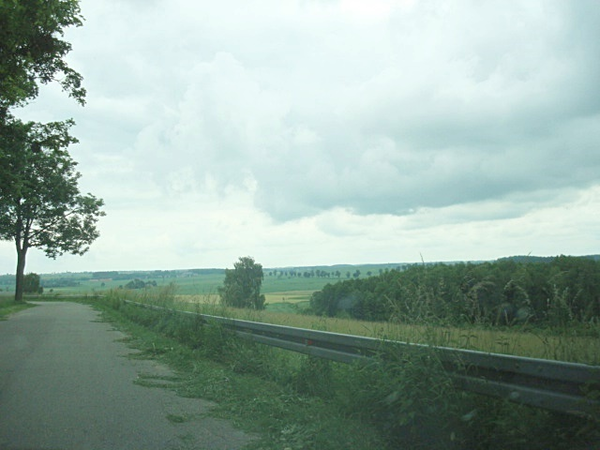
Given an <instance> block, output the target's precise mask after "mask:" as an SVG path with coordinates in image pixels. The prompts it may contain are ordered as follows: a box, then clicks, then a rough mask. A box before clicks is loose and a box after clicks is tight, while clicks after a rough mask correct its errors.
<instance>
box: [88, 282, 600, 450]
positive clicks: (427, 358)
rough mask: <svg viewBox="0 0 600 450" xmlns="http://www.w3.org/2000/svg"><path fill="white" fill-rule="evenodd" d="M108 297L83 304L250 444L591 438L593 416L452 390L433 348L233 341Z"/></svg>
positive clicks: (482, 443)
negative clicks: (354, 354)
mask: <svg viewBox="0 0 600 450" xmlns="http://www.w3.org/2000/svg"><path fill="white" fill-rule="evenodd" d="M117 294H120V293H114V294H113V295H111V296H108V297H105V298H103V299H96V300H92V301H91V303H93V304H95V305H96V306H97V307H98V308H101V309H102V310H103V311H104V313H105V317H106V318H107V319H108V320H110V321H111V322H113V323H115V322H116V323H118V324H119V325H118V326H119V327H121V328H123V329H124V330H125V331H126V332H128V333H130V334H131V335H132V336H134V339H133V341H132V344H133V345H134V346H135V347H136V348H138V349H140V350H141V352H142V356H147V357H150V358H156V359H159V360H161V361H164V362H165V363H167V364H169V365H170V366H171V367H173V368H175V370H177V371H178V377H179V378H180V381H178V382H174V383H173V384H172V385H171V386H170V387H168V388H170V389H174V390H175V391H176V392H178V393H179V394H180V395H184V396H189V397H201V398H205V399H208V400H213V401H215V402H217V403H218V406H216V407H215V409H214V410H213V411H212V414H214V415H216V416H218V417H222V418H227V419H229V420H232V421H233V422H234V423H235V424H237V425H238V426H239V427H241V428H242V429H244V430H246V431H248V432H251V433H255V434H256V435H258V436H259V437H258V438H257V440H255V441H254V442H253V443H252V444H251V445H250V446H249V447H248V448H251V449H276V448H277V449H286V448H289V449H309V448H313V449H324V450H326V449H342V448H343V449H367V448H369V449H371V448H378V449H391V448H408V449H420V448H423V449H425V448H428V449H463V448H469V449H474V450H479V449H481V450H484V449H485V450H488V449H504V448H511V449H517V450H518V449H523V450H525V449H527V450H530V449H533V450H538V449H540V450H541V449H548V448H553V449H574V448H581V449H585V448H594V447H593V445H597V443H598V442H600V436H599V435H598V429H597V422H593V421H586V420H583V419H579V418H574V417H570V416H565V415H561V414H556V413H550V412H548V411H544V410H539V409H534V408H529V407H526V406H522V405H518V404H513V403H509V402H508V401H502V400H496V399H490V398H485V397H481V396H477V395H474V394H468V393H465V392H459V391H456V390H455V389H454V388H453V386H452V384H451V383H450V382H449V379H448V376H447V375H446V373H445V372H444V371H443V369H442V367H441V363H440V362H439V361H438V360H437V359H436V358H435V355H434V354H433V353H431V354H430V353H428V352H415V353H414V354H404V353H403V354H402V355H401V356H399V355H393V354H392V355H387V357H386V358H384V359H382V360H381V361H378V362H373V363H372V364H366V365H343V364H337V363H332V362H329V361H323V360H319V359H315V358H311V357H308V356H305V355H298V354H295V353H291V352H286V351H284V350H280V349H276V348H271V347H266V346H261V345H259V344H255V343H249V342H246V341H240V340H238V339H236V338H235V336H233V335H232V334H230V333H228V332H226V331H225V330H224V329H222V328H221V327H218V326H216V325H210V324H208V325H206V324H204V323H203V322H202V321H200V320H198V318H194V317H193V316H183V315H180V314H176V313H174V312H172V311H156V310H150V309H146V308H139V307H136V306H133V305H128V304H125V303H123V302H122V299H121V297H120V296H119V295H117ZM88 302H90V299H88ZM164 304H166V300H165V298H163V305H164ZM172 304H174V303H172ZM201 306H202V305H196V308H198V309H200V308H201ZM205 306H206V305H205ZM212 306H213V311H212V313H213V314H215V312H216V311H217V310H218V309H219V308H221V311H220V313H219V314H215V315H224V314H223V308H222V307H220V306H219V305H212ZM394 358H395V359H394ZM590 445H591V446H590Z"/></svg>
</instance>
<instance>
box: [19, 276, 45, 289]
mask: <svg viewBox="0 0 600 450" xmlns="http://www.w3.org/2000/svg"><path fill="white" fill-rule="evenodd" d="M23 292H25V293H26V294H41V293H42V292H44V288H43V287H42V286H41V285H40V276H39V275H38V274H37V273H28V274H27V275H25V276H24V277H23Z"/></svg>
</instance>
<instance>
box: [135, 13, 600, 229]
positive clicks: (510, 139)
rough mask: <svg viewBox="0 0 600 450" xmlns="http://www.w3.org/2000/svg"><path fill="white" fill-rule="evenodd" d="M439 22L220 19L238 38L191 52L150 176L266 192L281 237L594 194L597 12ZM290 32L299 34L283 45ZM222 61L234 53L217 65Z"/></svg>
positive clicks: (155, 141)
mask: <svg viewBox="0 0 600 450" xmlns="http://www.w3.org/2000/svg"><path fill="white" fill-rule="evenodd" d="M306 4H307V5H309V6H310V5H311V4H312V2H308V3H306ZM436 5H437V3H436V2H417V3H416V4H415V7H414V8H413V9H409V10H401V11H400V10H399V11H398V12H397V13H396V14H395V15H394V16H393V17H392V19H391V20H390V21H389V23H388V24H387V28H386V27H381V26H380V27H378V28H377V29H374V28H368V27H366V26H365V27H363V28H361V27H356V24H353V23H345V22H343V21H342V20H339V19H337V18H336V19H333V18H331V17H327V16H320V17H319V18H318V20H314V21H313V22H311V17H310V15H308V16H306V17H300V18H298V17H295V16H293V15H292V14H291V13H290V12H289V11H284V9H283V7H282V9H281V10H278V11H275V12H272V11H271V12H269V13H266V18H265V17H263V18H260V19H258V22H257V23H256V22H252V21H251V20H249V21H248V22H249V23H246V24H241V22H240V21H239V20H238V19H236V18H235V17H234V18H231V17H229V18H228V17H226V16H219V17H220V19H221V23H223V24H224V26H223V30H224V31H223V30H222V31H219V30H217V29H214V28H213V29H211V30H210V33H215V36H212V39H211V43H208V44H204V45H202V43H200V42H199V36H202V35H203V33H204V32H200V34H199V35H197V36H194V37H191V38H190V41H191V42H195V43H198V45H199V47H198V49H197V54H196V60H195V61H194V62H190V61H187V62H185V63H181V62H179V63H177V62H175V69H174V73H173V79H174V80H176V82H177V83H178V86H177V87H176V88H168V89H167V88H165V90H163V89H162V88H161V87H160V86H157V90H158V94H157V95H158V97H159V98H160V99H161V100H160V101H161V102H164V103H163V105H162V107H159V108H157V109H156V118H155V120H154V121H153V122H151V123H150V124H149V125H147V126H146V127H145V129H144V130H143V131H142V132H141V133H140V134H139V136H138V140H137V144H136V152H137V153H136V154H137V155H138V156H139V158H140V164H141V165H142V167H143V169H144V171H148V172H150V173H152V174H153V176H154V179H155V182H156V183H157V184H158V185H161V184H162V185H163V186H164V187H165V189H167V190H168V189H174V187H175V191H177V190H178V189H179V190H181V189H188V190H193V189H197V190H202V189H205V188H206V186H207V184H210V185H211V186H216V187H217V189H219V190H225V189H227V187H228V186H232V187H235V188H240V189H245V188H246V186H248V185H252V186H253V188H252V189H253V192H254V195H255V202H256V205H257V206H258V207H259V208H261V209H262V210H264V211H265V212H267V213H268V214H270V215H271V216H272V217H273V218H275V219H277V220H289V219H295V218H299V217H303V216H309V215H314V214H317V213H319V212H321V211H326V210H330V209H333V208H345V209H348V210H351V211H354V212H356V213H358V214H371V213H378V214H395V215H404V214H410V213H411V211H416V210H418V209H422V208H443V207H448V206H451V205H460V204H469V203H473V202H481V201H486V200H494V199H496V200H501V199H505V198H508V197H510V196H513V195H515V194H519V196H522V198H523V200H522V201H523V202H524V203H523V204H528V203H527V196H528V195H529V196H531V197H532V198H533V197H534V196H535V193H536V192H538V191H547V190H553V189H554V190H556V191H558V190H560V189H564V188H569V187H573V188H577V187H585V186H589V185H592V184H594V183H596V182H597V181H596V180H597V179H596V173H597V172H598V169H599V168H600V167H599V166H600V161H598V157H597V156H595V155H597V154H598V152H597V144H598V142H599V139H598V138H599V135H598V131H596V130H598V129H600V116H599V115H598V114H599V112H600V97H598V96H597V95H594V92H595V89H596V84H597V79H598V75H599V72H598V67H599V65H598V62H597V61H598V58H597V54H598V53H597V50H598V46H599V44H598V42H600V32H599V31H598V30H600V28H599V27H597V26H596V27H595V26H594V25H597V24H598V11H599V10H600V7H598V6H597V4H596V3H593V2H588V3H577V4H574V3H562V2H538V3H536V2H523V3H517V4H515V5H511V7H510V8H509V7H507V6H506V4H505V3H504V2H494V3H485V4H480V3H475V4H471V5H469V6H468V7H466V6H465V5H459V4H452V5H450V6H448V5H447V4H446V6H445V7H444V8H438V7H437V6H436ZM296 12H298V11H296ZM304 13H305V14H308V13H306V12H304ZM207 14H208V15H211V14H212V15H215V14H217V12H216V10H215V9H214V8H209V11H208V13H207ZM277 14H280V15H281V17H282V18H283V20H284V21H285V23H286V24H287V25H289V28H288V29H287V30H286V31H281V32H280V33H275V34H270V33H273V31H274V30H277V26H276V25H274V24H273V23H272V22H270V20H272V19H274V18H275V17H276V15H277ZM235 24H240V26H241V29H240V30H239V33H237V34H236V32H235V30H234V25H235ZM257 24H260V25H261V26H265V27H266V31H265V33H264V34H261V33H260V32H259V31H258V30H259V28H260V27H258V25H257ZM328 25H329V26H330V27H328ZM307 26H308V27H307ZM310 26H312V27H310ZM207 33H208V31H207ZM274 35H276V36H277V38H273V37H272V36H274ZM267 37H268V39H267ZM235 39H237V40H238V41H239V45H237V46H235V48H234V46H233V40H235ZM317 43H318V44H317ZM263 44H264V45H263ZM342 44H343V45H342ZM171 45H172V44H171ZM219 45H221V47H222V48H224V49H230V50H231V51H220V52H216V53H215V52H213V53H212V54H211V52H210V50H211V49H215V48H217V47H218V46H219ZM182 47H183V49H182V48H179V49H176V50H177V51H181V53H178V54H179V55H187V56H190V55H191V54H192V53H191V49H190V48H189V46H188V44H185V43H184V44H183V46H182ZM167 48H170V47H169V46H167ZM162 51H164V50H162ZM207 55H210V56H207ZM144 61H145V62H144ZM147 63H148V60H147V59H142V65H141V67H145V66H144V64H147ZM184 69H185V70H184ZM153 70H154V71H156V68H154V69H153ZM149 71H150V72H152V70H149ZM166 73H167V72H166V71H164V72H163V73H162V74H158V75H157V74H154V75H151V76H150V79H151V80H153V82H156V81H157V80H166V77H167V75H166ZM167 93H168V94H170V95H173V96H174V100H170V101H169V100H168V98H167ZM159 105H160V103H159ZM144 155H145V156H146V157H145V158H143V156H144ZM183 168H184V169H185V176H184V175H181V174H183V172H182V169H183ZM178 174H180V175H178ZM178 176H180V177H182V180H184V181H185V182H184V181H181V182H179V184H178V183H176V182H174V180H176V179H177V177H178ZM249 183H250V184H249ZM520 198H521V197H520Z"/></svg>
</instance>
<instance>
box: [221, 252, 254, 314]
mask: <svg viewBox="0 0 600 450" xmlns="http://www.w3.org/2000/svg"><path fill="white" fill-rule="evenodd" d="M263 279H264V274H263V268H262V265H260V264H257V263H256V262H254V259H253V258H251V257H249V256H247V257H242V258H240V259H239V261H238V262H236V263H234V265H233V269H225V280H224V282H223V286H222V287H221V288H219V295H220V296H221V303H222V304H224V305H226V306H233V307H236V308H251V309H264V307H265V296H264V295H262V294H261V293H260V288H261V285H262V282H263Z"/></svg>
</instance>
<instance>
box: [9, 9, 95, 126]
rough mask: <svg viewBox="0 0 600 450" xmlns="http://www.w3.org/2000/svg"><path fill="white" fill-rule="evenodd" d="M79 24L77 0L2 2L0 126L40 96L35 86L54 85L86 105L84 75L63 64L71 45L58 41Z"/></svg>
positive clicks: (80, 18)
mask: <svg viewBox="0 0 600 450" xmlns="http://www.w3.org/2000/svg"><path fill="white" fill-rule="evenodd" d="M82 20H83V17H82V16H81V14H80V8H79V0H0V123H1V122H3V121H4V120H6V119H7V118H8V117H9V115H8V110H9V108H11V107H13V106H19V105H23V104H25V103H27V101H28V100H31V99H33V98H35V97H36V96H37V95H38V91H39V86H38V83H42V84H46V83H49V82H51V81H58V82H59V83H60V85H61V86H62V88H63V90H64V91H66V92H68V94H69V96H71V97H73V98H75V100H76V101H77V102H79V103H80V104H83V103H84V102H85V93H86V92H85V89H84V88H83V87H82V86H81V81H82V76H81V75H80V74H79V73H78V72H76V71H75V70H73V69H72V68H71V67H69V65H68V64H67V62H66V61H65V57H66V55H67V54H68V53H69V52H70V51H71V44H70V43H68V42H65V41H64V40H62V39H61V38H62V37H63V36H64V29H65V28H67V27H70V26H76V27H79V26H81V25H82Z"/></svg>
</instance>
